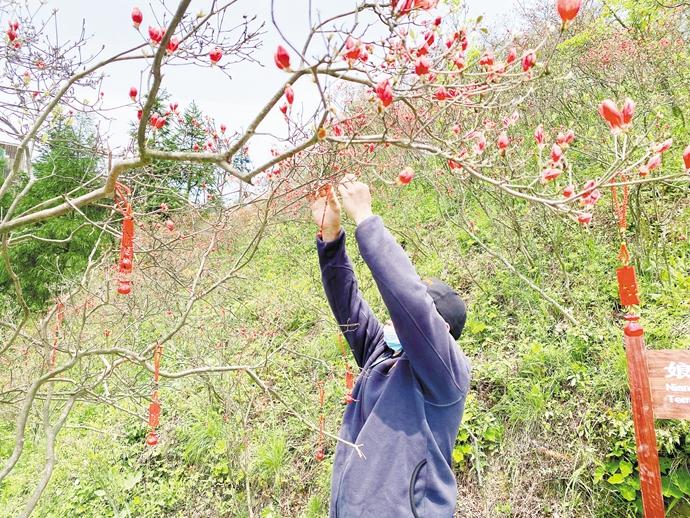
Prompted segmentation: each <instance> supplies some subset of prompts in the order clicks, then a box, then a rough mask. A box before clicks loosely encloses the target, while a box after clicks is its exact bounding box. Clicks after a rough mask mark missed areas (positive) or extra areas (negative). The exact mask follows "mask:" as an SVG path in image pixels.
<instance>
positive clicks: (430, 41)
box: [424, 31, 436, 47]
mask: <svg viewBox="0 0 690 518" xmlns="http://www.w3.org/2000/svg"><path fill="white" fill-rule="evenodd" d="M424 41H425V42H426V44H427V46H429V47H431V46H433V45H434V41H436V36H435V35H434V31H427V32H425V33H424Z"/></svg>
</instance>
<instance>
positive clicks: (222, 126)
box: [220, 122, 228, 133]
mask: <svg viewBox="0 0 690 518" xmlns="http://www.w3.org/2000/svg"><path fill="white" fill-rule="evenodd" d="M227 129H228V127H227V126H226V125H225V124H223V123H222V122H221V124H220V132H221V133H225V131H226V130H227Z"/></svg>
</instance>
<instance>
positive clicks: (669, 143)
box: [652, 138, 673, 153]
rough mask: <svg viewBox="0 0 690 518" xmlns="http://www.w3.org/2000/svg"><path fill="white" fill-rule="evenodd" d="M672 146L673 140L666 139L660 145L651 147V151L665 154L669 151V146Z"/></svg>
mask: <svg viewBox="0 0 690 518" xmlns="http://www.w3.org/2000/svg"><path fill="white" fill-rule="evenodd" d="M672 145H673V139H672V138H670V139H666V140H664V141H663V142H662V143H661V144H656V145H654V146H653V147H652V150H653V151H654V152H655V153H665V152H666V151H668V150H669V149H671V146H672Z"/></svg>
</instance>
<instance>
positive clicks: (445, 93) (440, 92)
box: [434, 86, 450, 101]
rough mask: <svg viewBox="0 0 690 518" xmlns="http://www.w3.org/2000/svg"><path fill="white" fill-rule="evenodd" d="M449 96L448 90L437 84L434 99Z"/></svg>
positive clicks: (442, 99)
mask: <svg viewBox="0 0 690 518" xmlns="http://www.w3.org/2000/svg"><path fill="white" fill-rule="evenodd" d="M449 97H450V95H448V90H446V87H445V86H439V87H438V88H437V89H436V92H434V99H436V100H437V101H445V100H446V99H448V98H449Z"/></svg>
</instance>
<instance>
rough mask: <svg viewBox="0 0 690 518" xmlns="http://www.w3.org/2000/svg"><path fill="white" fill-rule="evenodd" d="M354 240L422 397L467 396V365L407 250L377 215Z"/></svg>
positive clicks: (446, 398) (439, 399) (439, 400)
mask: <svg viewBox="0 0 690 518" xmlns="http://www.w3.org/2000/svg"><path fill="white" fill-rule="evenodd" d="M355 237H356V239H357V242H358V244H359V250H360V252H361V254H362V257H363V258H364V260H365V261H366V263H367V265H368V266H369V269H370V270H371V273H372V275H373V277H374V280H375V281H376V284H377V286H378V288H379V291H380V293H381V297H382V298H383V301H384V302H385V304H386V307H387V308H388V311H389V312H390V315H391V320H392V321H393V326H394V327H395V331H396V333H397V335H398V338H399V339H400V343H401V344H402V346H403V349H404V351H405V354H406V355H407V357H408V359H409V361H410V365H411V366H412V370H413V371H414V373H415V375H416V377H417V379H418V380H419V382H420V384H421V386H422V390H423V391H424V393H425V398H426V399H427V400H428V401H430V402H432V403H436V404H447V403H452V402H455V401H457V400H458V399H460V398H462V397H465V396H466V394H467V391H468V388H469V379H470V366H469V362H468V360H467V358H466V357H465V355H464V354H463V353H462V351H461V350H460V348H459V347H458V345H457V343H456V342H455V340H454V339H453V337H452V336H451V334H450V333H449V332H448V329H447V328H446V322H445V320H443V317H441V315H440V314H439V312H438V311H437V310H436V306H435V305H434V301H433V300H432V298H431V296H430V295H429V294H428V293H427V291H426V285H425V284H424V283H423V282H422V280H421V279H420V278H419V276H418V275H417V272H416V271H415V269H414V267H413V266H412V263H411V262H410V259H409V258H408V257H407V254H406V253H405V251H404V250H403V249H402V247H401V246H400V245H399V244H398V243H397V242H396V241H395V239H394V238H393V236H392V235H391V233H390V232H389V231H388V230H387V229H386V227H385V226H384V225H383V220H382V219H381V217H380V216H377V215H373V216H369V217H368V218H366V219H365V220H363V221H361V222H360V224H359V225H358V226H357V229H356V231H355Z"/></svg>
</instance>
